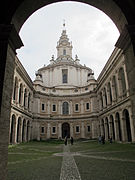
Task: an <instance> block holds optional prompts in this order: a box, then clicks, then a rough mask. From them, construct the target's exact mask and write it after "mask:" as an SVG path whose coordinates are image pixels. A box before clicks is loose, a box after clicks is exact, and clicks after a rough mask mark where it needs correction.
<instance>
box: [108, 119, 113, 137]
mask: <svg viewBox="0 0 135 180" xmlns="http://www.w3.org/2000/svg"><path fill="white" fill-rule="evenodd" d="M109 137H112V138H113V128H112V121H111V120H110V119H109Z"/></svg>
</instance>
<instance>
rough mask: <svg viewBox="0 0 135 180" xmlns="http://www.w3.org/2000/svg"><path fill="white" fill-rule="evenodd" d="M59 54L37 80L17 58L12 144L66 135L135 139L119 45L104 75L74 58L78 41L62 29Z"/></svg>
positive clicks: (105, 68) (123, 60)
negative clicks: (95, 74)
mask: <svg viewBox="0 0 135 180" xmlns="http://www.w3.org/2000/svg"><path fill="white" fill-rule="evenodd" d="M56 48H57V58H56V59H54V56H52V59H51V60H50V64H49V65H47V66H44V67H42V68H40V69H39V70H38V71H37V72H36V78H35V81H34V82H32V81H31V79H30V78H29V76H28V74H27V72H26V71H25V69H24V68H23V66H22V65H21V63H20V62H19V60H18V59H16V68H15V73H14V81H15V82H14V88H13V99H12V108H11V125H10V140H9V141H10V143H17V142H22V141H29V140H30V139H37V140H40V139H42V140H45V139H50V138H57V139H61V138H64V137H65V136H66V135H67V136H68V137H70V136H73V138H75V139H79V138H89V139H95V138H97V137H98V136H99V135H102V136H104V137H105V139H106V140H108V139H109V138H110V137H112V139H113V140H116V141H129V142H130V141H132V142H134V141H135V128H134V127H135V122H133V118H132V108H131V107H132V105H131V101H130V96H129V86H128V79H127V74H126V68H125V57H124V55H123V52H122V50H120V49H118V48H115V49H114V51H113V53H112V55H111V56H110V58H109V60H108V61H107V63H106V65H105V67H104V68H103V70H102V72H101V74H100V75H99V77H98V79H97V80H95V79H94V76H93V71H92V70H91V69H90V68H89V67H86V66H82V65H81V64H80V63H79V61H80V60H79V59H78V57H77V56H76V57H75V59H73V58H72V49H73V47H72V43H71V42H69V39H68V37H67V35H66V30H63V31H62V34H61V37H60V39H59V41H58V43H57V47H56Z"/></svg>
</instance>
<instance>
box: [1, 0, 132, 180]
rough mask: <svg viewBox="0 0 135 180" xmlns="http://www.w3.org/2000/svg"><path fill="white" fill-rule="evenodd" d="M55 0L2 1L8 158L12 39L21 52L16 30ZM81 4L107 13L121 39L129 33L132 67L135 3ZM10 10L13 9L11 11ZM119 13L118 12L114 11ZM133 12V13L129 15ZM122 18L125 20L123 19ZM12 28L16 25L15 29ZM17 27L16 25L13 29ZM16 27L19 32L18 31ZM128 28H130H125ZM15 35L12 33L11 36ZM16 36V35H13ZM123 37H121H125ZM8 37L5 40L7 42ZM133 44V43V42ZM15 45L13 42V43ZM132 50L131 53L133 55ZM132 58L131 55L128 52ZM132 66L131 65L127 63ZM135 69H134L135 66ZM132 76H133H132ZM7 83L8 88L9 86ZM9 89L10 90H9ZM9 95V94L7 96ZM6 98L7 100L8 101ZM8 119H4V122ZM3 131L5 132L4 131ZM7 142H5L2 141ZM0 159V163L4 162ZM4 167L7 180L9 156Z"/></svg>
mask: <svg viewBox="0 0 135 180" xmlns="http://www.w3.org/2000/svg"><path fill="white" fill-rule="evenodd" d="M53 2H54V1H53V0H38V1H36V0H29V1H28V0H14V1H9V0H5V1H4V2H3V1H1V6H0V10H1V11H0V16H1V18H0V24H1V26H0V37H1V39H2V43H1V44H0V57H1V61H0V82H1V83H0V106H1V108H0V113H1V115H0V127H1V129H0V131H1V134H2V135H3V137H5V141H4V142H3V141H1V140H0V145H1V144H2V149H1V152H5V153H6V154H7V148H8V147H7V144H8V137H7V134H8V131H9V122H6V123H5V122H4V121H5V119H9V114H10V112H9V111H6V112H7V113H6V115H4V112H5V111H4V110H5V108H4V101H6V99H10V98H11V94H12V92H11V88H7V87H11V86H12V84H13V81H12V77H13V67H11V69H10V71H11V74H10V75H11V76H10V81H9V82H8V80H7V79H8V78H9V77H8V74H7V73H6V69H7V66H9V60H8V59H7V52H8V50H9V49H8V44H9V38H10V40H11V39H12V40H13V42H12V43H13V44H12V45H13V46H12V48H13V51H14V52H15V50H16V49H17V48H20V47H21V46H22V43H18V40H17V41H15V40H14V38H13V34H14V33H15V29H16V30H17V32H19V30H20V28H21V26H22V25H23V23H24V22H25V21H26V20H27V18H28V17H29V16H30V15H31V14H32V13H33V12H35V11H36V10H37V9H39V8H41V7H43V6H45V5H48V4H51V3H53ZM55 2H60V1H58V0H55ZM79 2H84V3H87V4H90V5H92V6H94V7H97V8H98V9H100V10H102V11H104V12H105V13H106V14H107V15H108V16H109V17H110V18H111V19H112V20H113V22H114V23H115V25H116V26H117V27H118V29H119V31H120V33H121V35H122V36H123V35H124V36H125V33H126V32H127V34H126V36H125V37H127V36H129V37H130V38H129V39H130V40H131V47H130V49H129V50H130V53H131V54H130V57H131V58H129V57H128V58H129V62H130V64H131V66H132V65H133V64H134V61H135V57H134V53H135V41H134V36H133V34H134V32H135V29H134V25H135V1H134V0H126V1H120V0H107V1H99V0H80V1H79ZM9 7H10V9H9ZM114 9H115V11H114ZM129 12H130V13H129ZM119 17H121V18H120V19H119ZM11 24H12V25H11ZM13 24H14V25H13ZM14 26H15V29H14ZM125 26H126V28H124V27H125ZM11 31H12V33H11ZM5 32H6V33H5ZM13 32H14V33H13ZM122 36H121V37H122ZM3 37H4V39H3ZM14 37H16V39H19V36H18V34H17V33H15V36H14ZM130 40H129V41H130ZM10 42H11V41H10ZM121 46H122V44H121V41H119V42H118V43H117V47H119V48H122V49H123V48H125V47H123V46H122V47H121ZM129 50H128V51H129ZM127 56H128V52H127ZM126 63H127V64H128V62H126ZM132 67H134V66H132ZM129 72H130V73H129ZM127 73H128V79H129V81H130V82H132V77H133V76H135V68H132V69H131V67H127ZM5 80H6V82H7V84H6V83H5ZM7 85H8V86H7ZM134 87H135V82H132V83H130V84H129V89H130V93H131V94H133V95H132V98H131V100H132V101H134V99H135V92H134ZM7 92H8V93H7ZM5 97H6V98H5ZM10 103H11V102H10V101H9V102H7V106H6V109H10ZM132 110H133V111H135V106H134V107H132ZM3 117H4V118H3ZM3 129H4V130H5V131H3ZM2 139H4V138H2ZM2 159H3V158H1V156H0V160H2ZM1 166H2V168H3V169H2V172H3V174H1V178H2V179H5V177H6V172H7V171H6V166H7V156H5V159H4V161H1Z"/></svg>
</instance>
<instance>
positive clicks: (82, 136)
mask: <svg viewBox="0 0 135 180" xmlns="http://www.w3.org/2000/svg"><path fill="white" fill-rule="evenodd" d="M81 125H82V126H81V127H82V128H81V138H85V128H84V122H82V124H81Z"/></svg>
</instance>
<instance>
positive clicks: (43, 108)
mask: <svg viewBox="0 0 135 180" xmlns="http://www.w3.org/2000/svg"><path fill="white" fill-rule="evenodd" d="M44 110H45V104H44V103H42V111H44Z"/></svg>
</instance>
